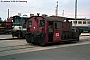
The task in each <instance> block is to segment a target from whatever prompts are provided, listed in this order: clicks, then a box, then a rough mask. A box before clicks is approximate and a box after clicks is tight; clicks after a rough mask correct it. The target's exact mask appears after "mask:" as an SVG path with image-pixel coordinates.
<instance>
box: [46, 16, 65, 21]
mask: <svg viewBox="0 0 90 60" xmlns="http://www.w3.org/2000/svg"><path fill="white" fill-rule="evenodd" d="M45 18H46V20H47V21H64V20H65V19H66V18H65V17H58V16H50V17H45Z"/></svg>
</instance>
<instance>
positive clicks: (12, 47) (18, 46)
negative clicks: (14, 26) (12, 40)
mask: <svg viewBox="0 0 90 60" xmlns="http://www.w3.org/2000/svg"><path fill="white" fill-rule="evenodd" d="M27 48H34V46H30V45H16V46H5V47H0V52H6V51H12V50H20V49H27Z"/></svg>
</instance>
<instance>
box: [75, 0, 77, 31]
mask: <svg viewBox="0 0 90 60" xmlns="http://www.w3.org/2000/svg"><path fill="white" fill-rule="evenodd" d="M76 18H77V0H75V23H74V24H75V31H76V24H77V22H76Z"/></svg>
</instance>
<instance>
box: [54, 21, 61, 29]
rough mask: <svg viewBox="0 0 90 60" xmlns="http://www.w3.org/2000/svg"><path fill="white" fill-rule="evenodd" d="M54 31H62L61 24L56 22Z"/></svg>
mask: <svg viewBox="0 0 90 60" xmlns="http://www.w3.org/2000/svg"><path fill="white" fill-rule="evenodd" d="M54 29H55V30H60V29H61V22H55V23H54Z"/></svg>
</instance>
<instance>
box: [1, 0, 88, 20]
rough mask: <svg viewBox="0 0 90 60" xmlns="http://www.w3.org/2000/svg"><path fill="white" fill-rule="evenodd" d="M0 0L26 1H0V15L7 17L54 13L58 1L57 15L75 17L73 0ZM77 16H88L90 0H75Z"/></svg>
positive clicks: (3, 17) (49, 14)
mask: <svg viewBox="0 0 90 60" xmlns="http://www.w3.org/2000/svg"><path fill="white" fill-rule="evenodd" d="M0 1H1V0H0ZM2 1H27V3H26V2H0V17H1V18H2V19H7V17H8V13H7V12H8V9H9V12H10V13H9V15H10V16H14V15H17V14H18V13H21V15H22V16H23V15H24V14H25V15H27V16H28V17H29V16H30V14H34V15H36V14H37V13H40V15H42V14H47V15H48V16H51V15H55V14H56V13H55V9H56V5H57V3H56V2H57V1H58V16H65V17H71V18H74V17H75V0H2ZM63 13H64V14H63ZM77 18H90V0H77Z"/></svg>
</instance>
